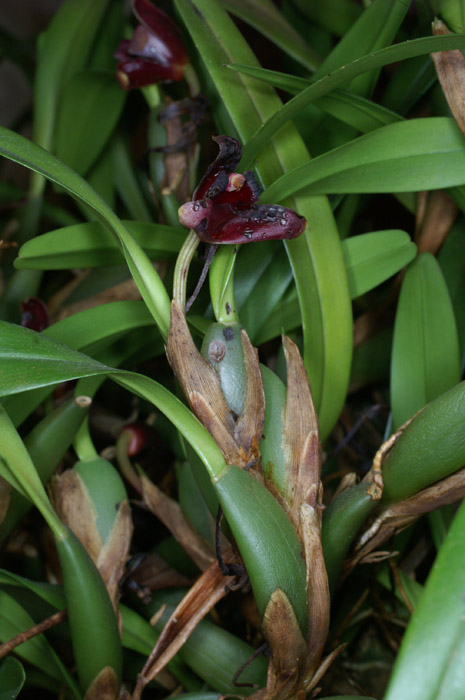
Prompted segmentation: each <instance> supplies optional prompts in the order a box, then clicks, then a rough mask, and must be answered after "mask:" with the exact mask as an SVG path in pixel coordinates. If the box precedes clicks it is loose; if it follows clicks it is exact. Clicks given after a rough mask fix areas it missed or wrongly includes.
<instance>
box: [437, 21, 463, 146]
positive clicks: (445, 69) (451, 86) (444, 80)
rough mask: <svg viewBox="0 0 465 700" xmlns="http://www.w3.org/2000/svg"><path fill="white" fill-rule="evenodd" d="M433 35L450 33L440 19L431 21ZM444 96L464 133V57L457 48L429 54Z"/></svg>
mask: <svg viewBox="0 0 465 700" xmlns="http://www.w3.org/2000/svg"><path fill="white" fill-rule="evenodd" d="M433 34H434V35H435V36H438V35H443V34H452V32H451V31H450V29H449V27H448V26H447V25H446V24H445V23H444V22H443V21H442V20H440V19H435V20H434V22H433ZM431 58H432V59H433V63H434V67H435V68H436V73H437V76H438V79H439V82H440V84H441V88H442V91H443V93H444V97H445V98H446V100H447V103H448V105H449V107H450V110H451V112H452V115H453V117H454V119H455V121H456V122H457V124H458V126H459V128H460V131H461V132H462V133H463V134H465V57H464V56H463V54H462V52H461V51H460V50H459V49H454V50H452V51H437V52H436V53H432V54H431Z"/></svg>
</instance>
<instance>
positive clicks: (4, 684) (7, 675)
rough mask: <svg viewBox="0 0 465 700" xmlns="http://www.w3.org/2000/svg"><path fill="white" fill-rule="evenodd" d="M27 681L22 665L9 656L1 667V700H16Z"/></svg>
mask: <svg viewBox="0 0 465 700" xmlns="http://www.w3.org/2000/svg"><path fill="white" fill-rule="evenodd" d="M25 680H26V673H25V671H24V668H23V666H22V664H21V663H20V662H19V661H18V659H15V658H14V657H13V656H7V658H6V659H4V660H3V661H2V663H1V665H0V700H15V698H16V697H17V696H18V694H19V691H20V690H21V688H22V687H23V685H24V681H25Z"/></svg>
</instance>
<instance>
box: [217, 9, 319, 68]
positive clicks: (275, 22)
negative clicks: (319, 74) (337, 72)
mask: <svg viewBox="0 0 465 700" xmlns="http://www.w3.org/2000/svg"><path fill="white" fill-rule="evenodd" d="M221 5H223V7H225V8H226V9H227V10H228V12H231V13H232V14H233V15H235V16H236V17H239V19H241V20H243V21H244V22H247V24H250V26H251V27H253V28H254V29H256V30H257V31H258V32H260V33H261V34H263V35H264V36H266V38H267V39H269V40H270V41H272V42H273V44H276V46H279V48H280V49H282V50H283V51H284V52H285V53H287V55H288V56H290V57H291V58H293V59H294V60H296V61H298V62H299V63H300V64H301V65H303V66H304V67H305V68H307V69H308V70H310V71H313V70H315V68H316V66H317V65H318V63H319V62H320V61H319V59H318V57H317V56H316V55H315V53H314V51H312V49H311V48H310V46H309V45H308V44H307V43H306V42H305V41H304V39H303V38H302V36H301V35H300V34H299V33H298V32H297V31H296V30H295V29H294V28H293V27H292V25H291V24H289V22H287V20H286V18H285V17H284V16H283V15H282V14H281V13H280V12H279V10H278V8H277V7H276V6H275V5H274V4H273V3H272V2H271V0H221Z"/></svg>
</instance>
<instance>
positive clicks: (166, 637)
mask: <svg viewBox="0 0 465 700" xmlns="http://www.w3.org/2000/svg"><path fill="white" fill-rule="evenodd" d="M228 560H230V561H233V560H234V561H238V558H237V556H236V555H235V554H234V552H232V550H230V551H229V552H228ZM233 581H234V576H227V577H225V576H224V575H223V573H222V572H221V570H220V568H219V565H218V562H217V561H214V562H213V563H212V564H211V565H210V566H209V567H208V569H206V570H205V571H204V573H203V574H202V575H201V576H200V577H199V578H198V579H197V581H196V582H195V584H194V585H193V586H192V587H191V589H190V590H189V591H188V593H187V594H186V595H185V596H184V598H183V599H182V601H181V602H180V603H179V605H178V606H177V607H176V608H175V610H174V611H173V613H172V614H171V615H170V618H169V620H168V622H167V623H166V625H165V627H164V628H163V632H162V633H161V635H160V637H159V638H158V640H157V643H156V645H155V647H154V649H153V651H152V653H151V654H150V656H149V658H148V659H147V661H146V663H145V665H144V668H143V669H142V672H141V673H140V675H139V678H138V682H137V687H136V692H135V695H134V697H135V698H137V697H140V693H141V692H142V690H143V688H144V687H145V686H146V685H147V683H149V682H150V681H151V680H152V679H153V678H155V676H158V674H159V673H160V672H161V671H162V670H163V669H164V668H165V666H166V664H167V663H169V662H170V661H171V659H172V658H173V656H174V655H175V654H176V653H177V652H178V651H179V649H180V648H181V647H182V645H183V644H184V643H185V641H186V639H188V637H189V636H190V635H191V634H192V632H193V631H194V629H195V628H196V627H197V625H198V623H199V622H200V621H201V620H202V619H203V618H204V617H205V615H207V614H208V613H209V612H210V610H211V609H212V608H213V607H214V606H215V605H216V604H217V603H218V602H219V601H220V600H221V599H222V598H223V597H224V596H225V595H226V594H227V593H228V590H229V589H228V583H230V584H232V582H233ZM137 693H139V695H138V694H137Z"/></svg>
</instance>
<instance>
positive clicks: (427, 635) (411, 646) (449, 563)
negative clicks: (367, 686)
mask: <svg viewBox="0 0 465 700" xmlns="http://www.w3.org/2000/svg"><path fill="white" fill-rule="evenodd" d="M464 527H465V504H462V506H461V507H460V510H459V511H458V513H457V515H456V516H455V519H454V521H453V523H452V526H451V528H450V530H449V533H448V535H447V537H446V540H445V542H444V545H443V547H442V548H441V551H440V552H439V554H438V556H437V558H436V561H435V563H434V565H433V568H432V570H431V573H430V575H429V577H428V579H427V582H426V585H425V589H424V591H423V595H422V596H421V598H420V601H419V603H418V606H417V607H416V609H415V612H414V614H413V616H412V619H411V621H410V624H409V626H408V628H407V631H406V633H405V635H404V638H403V640H402V644H401V648H400V651H399V654H398V656H397V659H396V662H395V664H394V669H393V673H392V677H391V680H390V683H389V685H388V688H387V691H386V695H385V697H384V700H407V699H408V700H420V699H421V700H446V699H447V700H461V698H462V697H463V683H464V681H465V676H464V672H465V667H464V664H463V654H464V653H465V602H464V598H463V591H464V590H465V567H464V566H463V562H464V558H465V539H464V537H463V531H464Z"/></svg>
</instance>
